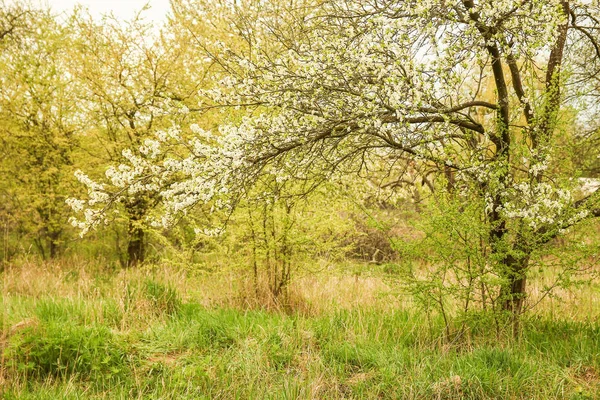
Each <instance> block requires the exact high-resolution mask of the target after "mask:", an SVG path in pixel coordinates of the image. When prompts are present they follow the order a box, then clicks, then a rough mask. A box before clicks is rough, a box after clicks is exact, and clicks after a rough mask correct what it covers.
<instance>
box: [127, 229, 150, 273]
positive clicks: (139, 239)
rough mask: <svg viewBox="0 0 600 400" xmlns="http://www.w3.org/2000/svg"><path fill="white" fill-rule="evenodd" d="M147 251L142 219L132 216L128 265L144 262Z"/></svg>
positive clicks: (128, 245) (132, 265)
mask: <svg viewBox="0 0 600 400" xmlns="http://www.w3.org/2000/svg"><path fill="white" fill-rule="evenodd" d="M145 253H146V242H145V234H144V229H143V228H142V227H141V226H140V221H139V220H137V219H133V218H131V219H130V220H129V243H127V266H128V267H134V266H136V265H138V264H142V263H143V262H144V258H145Z"/></svg>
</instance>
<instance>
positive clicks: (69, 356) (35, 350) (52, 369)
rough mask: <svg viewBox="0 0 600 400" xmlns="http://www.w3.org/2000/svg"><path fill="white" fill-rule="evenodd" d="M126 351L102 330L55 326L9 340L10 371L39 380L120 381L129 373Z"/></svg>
mask: <svg viewBox="0 0 600 400" xmlns="http://www.w3.org/2000/svg"><path fill="white" fill-rule="evenodd" d="M126 354H127V351H126V348H125V345H124V343H123V342H121V341H120V340H119V339H118V338H117V337H116V336H115V335H114V334H113V333H112V332H111V331H110V330H108V329H107V328H105V327H103V326H91V327H85V326H77V325H75V326H72V325H71V326H70V325H68V324H65V323H60V322H52V323H49V324H47V325H45V326H41V327H30V328H27V329H24V330H22V331H20V332H19V333H18V334H16V335H14V336H12V337H11V338H10V339H9V343H8V346H7V349H6V350H5V356H6V365H7V366H8V367H9V370H12V371H13V372H16V373H21V374H26V375H27V376H32V377H35V378H38V379H45V378H47V377H56V378H68V377H71V376H76V377H78V378H82V379H90V380H92V381H98V380H104V379H112V378H119V377H122V376H123V375H124V374H125V371H127V369H128V368H127V358H126Z"/></svg>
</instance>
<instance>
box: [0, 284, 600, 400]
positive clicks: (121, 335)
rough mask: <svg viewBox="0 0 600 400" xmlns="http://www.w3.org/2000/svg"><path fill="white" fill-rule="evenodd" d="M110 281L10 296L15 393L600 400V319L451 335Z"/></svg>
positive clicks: (387, 313) (381, 318)
mask: <svg viewBox="0 0 600 400" xmlns="http://www.w3.org/2000/svg"><path fill="white" fill-rule="evenodd" d="M107 282H108V283H107V284H106V285H107V286H106V287H104V289H103V290H98V288H96V287H95V288H92V289H90V291H89V292H86V293H80V295H78V296H72V295H70V296H64V297H58V296H56V295H49V294H44V293H37V294H35V295H32V294H31V293H9V294H6V295H4V296H3V297H2V306H3V310H4V313H3V314H2V318H3V319H2V324H3V326H4V330H3V332H4V334H3V337H2V339H1V342H0V343H1V345H2V354H3V370H2V378H3V385H2V389H1V391H2V392H1V393H2V398H5V399H17V398H19V399H21V398H23V399H62V398H65V399H70V398H73V399H88V398H89V399H95V398H98V399H100V398H102V399H119V398H122V399H130V398H144V399H186V398H189V399H203V398H205V399H214V398H222V399H254V398H257V399H298V398H300V399H321V398H323V399H328V398H331V399H338V398H356V399H360V398H386V399H413V398H414V399H594V398H600V396H599V395H598V393H600V324H599V323H598V322H593V323H592V322H575V321H560V320H552V319H549V318H547V317H541V316H535V315H532V316H529V317H528V318H526V319H525V321H524V323H523V335H522V337H521V338H520V339H518V340H514V339H510V338H507V337H506V336H501V337H497V336H496V333H495V330H494V329H492V328H491V327H489V328H488V329H486V328H485V326H484V327H482V326H480V325H479V326H477V327H476V329H473V330H472V331H471V334H467V335H463V336H462V337H460V338H454V339H452V341H448V340H445V339H444V338H443V332H444V329H443V325H442V321H441V320H439V319H437V318H430V319H428V318H426V317H425V316H424V315H422V314H420V313H419V312H417V311H415V310H413V309H410V308H406V309H404V308H402V307H395V308H391V309H385V310H384V309H382V308H381V307H376V306H368V305H365V306H364V307H358V308H354V309H352V310H344V309H332V310H330V311H327V312H320V313H316V314H302V315H301V314H294V313H287V314H285V313H281V312H270V311H264V310H244V309H241V308H239V307H237V308H236V307H233V306H221V307H215V306H212V307H207V306H205V305H201V304H199V302H197V301H195V300H194V299H193V298H186V297H185V296H184V295H183V294H182V293H180V291H179V289H177V288H176V287H175V285H173V284H170V283H168V282H165V281H161V280H158V279H155V278H152V277H144V278H143V279H138V277H134V278H131V279H129V280H125V281H121V283H119V284H117V283H115V282H111V281H110V280H108V281H107ZM123 282H125V283H126V284H124V283H123ZM111 285H112V286H111ZM113 286H114V287H113ZM111 288H112V289H111Z"/></svg>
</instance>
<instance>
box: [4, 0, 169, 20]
mask: <svg viewBox="0 0 600 400" xmlns="http://www.w3.org/2000/svg"><path fill="white" fill-rule="evenodd" d="M36 2H37V3H38V4H41V5H47V6H49V7H50V8H51V9H52V10H54V11H56V12H61V11H67V12H68V11H71V10H72V9H73V7H74V6H75V5H77V4H81V5H83V6H85V7H87V8H88V9H89V10H90V13H91V14H92V15H93V16H94V17H100V16H101V15H102V14H106V13H110V12H112V13H113V14H114V15H115V16H116V17H118V18H120V19H129V18H131V17H133V16H134V15H135V13H136V12H137V11H139V10H141V9H142V8H143V7H144V6H145V5H146V4H149V5H150V9H149V10H147V11H146V12H145V13H144V14H143V15H144V16H145V17H146V18H147V19H148V20H151V21H156V22H162V21H164V20H165V17H166V14H167V12H168V11H169V9H170V6H169V0H34V1H32V3H34V4H35V3H36ZM9 3H10V0H9Z"/></svg>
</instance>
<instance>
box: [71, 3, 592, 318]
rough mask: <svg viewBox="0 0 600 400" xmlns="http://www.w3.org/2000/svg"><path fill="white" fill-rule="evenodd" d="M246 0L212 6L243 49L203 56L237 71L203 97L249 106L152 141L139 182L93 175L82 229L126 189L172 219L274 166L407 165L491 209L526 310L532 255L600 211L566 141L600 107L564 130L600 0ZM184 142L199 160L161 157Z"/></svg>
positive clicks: (507, 293)
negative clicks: (217, 123)
mask: <svg viewBox="0 0 600 400" xmlns="http://www.w3.org/2000/svg"><path fill="white" fill-rule="evenodd" d="M236 4H237V5H220V6H218V7H217V6H216V8H215V10H214V12H219V13H220V14H221V15H224V16H225V17H224V18H230V21H231V24H230V26H231V30H232V34H235V35H238V36H239V37H240V38H242V39H243V40H244V41H245V44H246V45H245V46H244V47H238V48H236V49H232V48H228V47H227V46H226V45H224V44H223V43H218V42H216V43H215V42H212V43H209V42H207V43H205V44H204V47H203V49H204V50H205V52H206V55H202V57H206V58H207V62H214V63H215V64H216V65H218V66H219V68H221V70H222V71H224V72H226V75H225V78H224V79H222V80H221V81H220V82H219V83H218V85H216V87H215V88H213V89H211V90H207V91H205V92H204V94H205V96H206V97H207V103H206V104H208V105H207V106H206V107H215V106H229V107H242V108H244V109H245V110H247V112H248V113H247V115H246V116H245V117H244V118H243V119H242V120H241V121H237V122H235V123H230V124H225V125H222V126H221V127H220V129H219V131H218V132H206V131H204V130H202V129H199V128H198V127H197V126H194V128H193V129H194V131H195V133H196V135H195V137H194V138H193V139H191V140H184V139H182V138H181V136H180V135H178V134H177V133H176V132H170V133H162V134H160V135H158V136H157V137H156V139H153V140H149V141H148V143H146V144H145V147H146V148H147V149H149V150H148V151H147V157H145V158H143V157H139V158H135V159H134V158H131V159H130V161H131V163H132V164H133V166H129V167H127V169H126V171H127V173H124V174H123V176H122V178H121V179H119V180H118V181H119V184H120V185H121V187H123V188H126V190H125V189H123V190H120V191H113V192H107V191H106V190H104V188H103V186H102V185H99V184H95V183H92V182H89V191H90V192H89V194H90V198H91V200H90V203H89V205H88V208H87V211H86V213H87V214H86V220H85V221H84V222H83V223H84V225H83V226H85V227H90V226H93V225H94V224H95V223H98V222H99V221H102V219H103V218H104V212H105V210H106V209H107V208H108V207H110V204H111V203H112V202H114V201H116V200H117V199H118V198H119V197H121V196H123V195H124V193H125V192H127V193H129V195H131V194H133V193H136V192H138V191H144V190H148V189H158V190H160V191H161V195H162V199H163V201H164V204H165V210H164V213H165V218H164V221H165V222H166V223H168V222H169V220H170V219H171V218H172V217H173V216H174V215H177V213H180V212H185V210H187V209H189V208H190V207H193V206H194V205H196V204H198V203H206V202H213V204H214V205H215V206H226V205H228V204H229V201H230V199H231V198H234V197H235V196H234V195H235V194H237V193H240V192H243V190H244V188H246V187H247V186H248V185H250V184H252V182H254V181H255V180H256V179H257V177H258V176H260V175H261V174H262V173H265V172H266V171H270V172H271V173H272V172H273V171H276V173H277V180H279V181H281V182H285V181H288V180H298V181H307V182H312V183H318V182H320V181H322V180H324V179H328V178H329V177H330V176H331V175H332V174H334V173H344V174H353V173H368V172H369V171H370V170H372V169H373V168H376V167H377V166H378V165H381V164H380V163H381V161H382V160H384V161H385V162H387V163H389V165H391V166H393V165H394V164H395V163H400V162H402V163H403V164H405V165H411V166H412V167H413V168H416V169H424V168H427V169H434V170H437V171H439V172H440V176H442V177H443V176H445V177H446V178H445V181H446V183H448V181H451V183H452V185H448V186H451V187H448V188H447V189H443V187H445V186H447V185H438V188H433V189H434V190H449V191H452V196H454V198H455V199H458V200H459V201H463V202H464V203H476V204H481V207H480V208H479V210H480V213H481V221H483V222H482V224H485V225H484V226H486V227H487V228H486V229H487V234H486V237H485V240H486V246H488V248H489V259H488V260H487V263H488V264H489V266H490V268H491V270H492V271H493V272H494V273H495V274H496V275H497V276H498V277H499V278H500V281H499V282H500V283H499V288H498V292H497V293H498V298H499V299H500V302H501V303H502V305H503V308H504V309H505V310H507V311H510V312H511V313H513V314H514V315H518V314H520V313H521V311H522V309H523V302H524V298H525V294H526V278H527V274H528V266H529V259H530V256H531V254H532V252H534V251H535V250H537V249H539V248H540V247H541V246H543V245H545V244H546V243H547V242H549V241H550V240H552V239H553V238H554V237H556V236H557V235H560V234H562V233H564V232H565V231H566V230H567V229H569V228H570V227H572V226H574V225H575V224H577V223H578V222H580V221H582V220H584V219H586V218H590V217H595V216H598V215H600V212H599V211H598V209H597V207H596V206H597V205H598V195H596V194H595V193H592V194H588V195H585V196H584V195H582V194H581V193H580V191H579V190H578V188H577V184H576V183H577V179H574V178H576V173H575V171H573V170H572V169H570V168H567V167H565V166H564V165H563V164H564V163H562V160H561V158H560V157H559V154H560V150H561V146H559V144H560V143H563V142H564V140H578V139H579V137H578V136H577V135H576V134H574V133H572V129H570V126H575V125H577V124H578V125H583V124H586V121H589V120H593V118H594V116H595V115H596V113H595V111H596V110H595V109H594V108H593V107H592V108H589V109H588V110H587V111H586V112H580V113H578V114H577V115H578V116H577V118H571V121H568V122H569V124H565V123H564V122H565V121H567V117H568V116H570V115H573V114H575V113H576V111H577V106H578V104H579V103H577V102H575V101H572V100H570V99H573V98H575V99H582V98H583V97H582V96H585V95H586V94H590V93H591V92H590V91H587V92H584V91H582V90H581V89H582V88H583V87H584V86H585V83H586V82H590V81H591V80H593V79H594V78H596V77H597V76H598V75H597V74H598V68H599V67H600V45H599V42H598V40H599V39H600V36H599V35H598V32H600V20H599V19H598V16H599V15H600V13H599V11H600V10H599V9H598V7H595V6H592V5H591V4H590V2H586V1H562V0H502V1H487V0H479V1H478V0H454V1H448V0H446V1H444V0H439V1H429V0H408V1H399V0H367V1H364V0H361V1H359V0H325V1H318V2H317V1H310V0H297V1H292V2H285V5H284V2H277V1H256V2H252V1H248V2H245V3H244V4H241V5H240V4H239V3H236ZM583 54H585V55H587V60H588V62H587V63H585V64H582V63H581V62H578V61H577V60H581V56H582V55H583ZM566 94H568V95H569V96H566ZM567 97H568V98H567ZM208 99H209V100H208ZM567 111H568V112H567ZM565 137H566V138H567V139H565ZM174 146H180V148H186V149H187V156H185V157H168V156H164V157H161V158H160V161H158V160H159V158H157V154H159V153H162V152H167V151H168V150H169V149H171V148H173V147H174ZM398 170H402V169H398ZM390 171H397V170H396V169H393V168H391V169H390ZM111 174H112V175H113V176H114V175H115V174H118V170H115V169H114V168H113V169H111ZM389 179H390V180H397V181H398V182H401V177H398V176H394V174H393V173H390V178H389ZM113 182H115V179H114V177H113ZM98 204H99V205H98ZM90 206H91V207H90Z"/></svg>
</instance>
